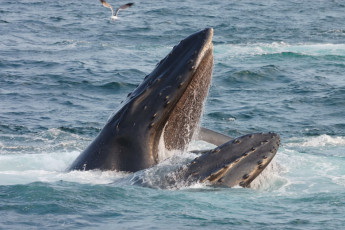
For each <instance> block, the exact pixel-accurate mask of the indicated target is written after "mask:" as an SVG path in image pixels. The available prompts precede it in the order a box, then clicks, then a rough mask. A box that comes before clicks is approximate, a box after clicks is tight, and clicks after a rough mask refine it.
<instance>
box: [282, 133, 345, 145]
mask: <svg viewBox="0 0 345 230" xmlns="http://www.w3.org/2000/svg"><path fill="white" fill-rule="evenodd" d="M290 141H291V143H287V144H286V146H288V147H324V146H345V137H341V136H335V137H333V136H329V135H326V134H323V135H320V136H317V137H303V138H292V139H291V140H290Z"/></svg>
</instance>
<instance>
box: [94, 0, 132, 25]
mask: <svg viewBox="0 0 345 230" xmlns="http://www.w3.org/2000/svg"><path fill="white" fill-rule="evenodd" d="M100 1H101V3H102V5H103V6H104V7H107V8H110V9H111V19H114V20H115V19H117V14H118V13H119V11H120V10H124V9H127V8H129V7H131V6H132V5H133V4H134V3H127V4H124V5H122V6H120V7H119V8H117V9H116V11H115V14H114V9H113V7H112V6H111V5H110V4H109V3H107V2H106V1H105V0H100Z"/></svg>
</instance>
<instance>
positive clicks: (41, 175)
mask: <svg viewBox="0 0 345 230" xmlns="http://www.w3.org/2000/svg"><path fill="white" fill-rule="evenodd" d="M78 155H79V152H56V153H45V154H44V153H40V154H11V155H0V185H13V184H27V183H32V182H55V181H60V180H63V181H70V182H78V183H90V184H107V183H112V182H114V181H115V179H118V178H121V177H124V176H127V173H123V172H114V171H99V170H93V171H71V172H67V171H66V169H67V167H68V166H69V165H70V164H71V162H72V161H73V160H74V159H75V158H76V157H77V156H78Z"/></svg>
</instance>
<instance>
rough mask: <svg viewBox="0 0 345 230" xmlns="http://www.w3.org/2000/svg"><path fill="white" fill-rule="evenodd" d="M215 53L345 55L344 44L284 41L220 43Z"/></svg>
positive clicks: (224, 55) (219, 54) (244, 54)
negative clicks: (289, 42) (292, 42)
mask: <svg viewBox="0 0 345 230" xmlns="http://www.w3.org/2000/svg"><path fill="white" fill-rule="evenodd" d="M214 50H215V54H216V55H217V56H218V57H220V59H222V58H226V57H236V58H238V57H243V56H255V55H266V54H281V53H296V54H301V55H309V56H325V55H337V56H338V55H339V56H344V55H345V44H329V43H325V44H288V43H285V42H273V43H258V44H243V45H241V44H239V45H235V44H225V45H224V44H222V45H216V46H215V49H214Z"/></svg>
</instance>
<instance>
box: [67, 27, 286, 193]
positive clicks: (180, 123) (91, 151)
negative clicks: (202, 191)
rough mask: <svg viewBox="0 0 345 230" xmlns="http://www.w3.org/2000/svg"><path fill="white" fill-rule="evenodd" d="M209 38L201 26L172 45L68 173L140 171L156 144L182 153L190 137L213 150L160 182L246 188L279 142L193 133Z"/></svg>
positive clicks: (152, 161)
mask: <svg viewBox="0 0 345 230" xmlns="http://www.w3.org/2000/svg"><path fill="white" fill-rule="evenodd" d="M212 36H213V29H212V28H207V29H205V30H203V31H200V32H197V33H195V34H192V35H190V36H189V37H187V38H186V39H184V40H182V41H181V42H180V43H179V44H178V45H177V46H175V47H174V48H173V50H172V51H171V52H170V53H169V54H168V55H167V56H166V57H165V58H164V59H162V60H161V61H160V62H159V63H158V65H157V66H156V68H155V69H154V70H153V71H152V72H151V73H150V74H149V75H147V76H146V77H145V79H144V81H143V82H142V83H141V84H140V85H139V86H138V87H137V88H136V89H135V90H134V91H133V92H132V93H130V94H129V95H128V97H127V99H126V101H125V102H124V105H123V107H122V108H121V109H119V111H118V112H117V113H115V114H114V115H113V116H112V117H111V118H110V119H109V120H108V122H107V123H106V125H105V126H104V127H103V129H102V130H101V132H100V133H99V134H98V136H97V137H96V138H95V140H94V141H93V142H92V143H91V144H90V145H89V146H88V147H87V148H86V149H85V151H83V152H82V153H81V154H80V155H79V156H78V158H77V159H76V160H75V161H74V162H73V163H72V165H71V166H70V168H69V169H70V170H93V169H99V170H117V171H127V172H136V171H140V170H143V169H147V168H150V167H153V166H155V165H156V164H158V163H159V156H158V151H159V145H160V143H161V142H162V141H163V143H164V145H165V148H166V149H168V150H175V149H176V150H185V149H186V148H187V146H188V144H189V143H190V141H191V140H192V138H193V137H195V136H197V137H198V138H199V139H201V140H204V141H207V142H209V143H212V144H215V145H217V146H218V147H216V148H215V149H212V150H208V151H203V152H202V155H201V156H200V157H198V158H196V159H194V160H193V161H192V162H190V163H188V164H187V165H185V166H182V167H181V168H180V169H178V170H176V171H175V172H173V173H172V174H173V175H174V176H173V177H169V176H167V177H166V181H167V184H170V185H173V184H176V183H179V182H181V181H184V182H186V183H193V182H207V183H211V184H213V185H222V186H228V187H232V186H235V185H240V186H242V187H248V186H249V185H250V182H251V181H253V180H254V179H255V178H256V177H257V176H258V175H259V174H260V173H261V172H262V170H263V169H264V168H265V167H266V166H267V165H268V164H269V163H270V161H271V160H272V159H273V157H274V156H275V154H276V152H277V150H278V147H279V143H280V137H279V135H278V134H275V133H255V134H249V135H245V136H242V137H239V138H236V139H231V138H230V137H227V136H226V135H223V134H220V133H217V132H215V131H212V130H209V129H206V128H200V129H199V128H198V124H199V121H200V117H201V115H202V109H203V104H204V101H205V99H206V97H207V93H208V91H209V86H210V84H211V78H212V68H213V44H212ZM196 133H198V135H195V134H196Z"/></svg>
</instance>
